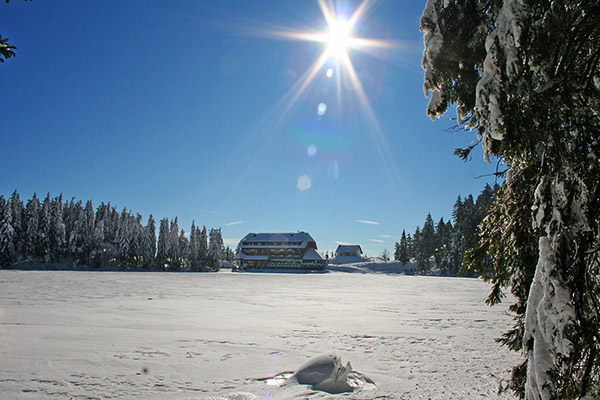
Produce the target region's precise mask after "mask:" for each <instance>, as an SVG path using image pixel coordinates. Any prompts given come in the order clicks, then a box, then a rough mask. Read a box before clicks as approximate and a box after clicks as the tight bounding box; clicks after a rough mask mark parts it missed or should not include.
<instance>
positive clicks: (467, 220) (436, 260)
mask: <svg viewBox="0 0 600 400" xmlns="http://www.w3.org/2000/svg"><path fill="white" fill-rule="evenodd" d="M499 190H500V186H499V185H498V184H495V185H494V186H493V187H492V186H490V185H489V184H486V185H485V187H484V189H483V190H482V191H481V193H480V194H479V195H478V196H477V199H475V200H474V199H473V195H471V194H469V195H468V196H466V197H465V198H464V199H463V198H461V196H458V198H457V200H456V202H455V203H454V208H453V211H452V221H453V222H454V223H452V222H451V221H447V222H446V221H444V218H443V217H442V218H440V220H439V221H438V222H437V224H436V223H434V221H433V218H432V217H431V213H428V214H427V216H426V217H425V222H424V223H423V227H422V228H421V227H420V226H417V228H416V229H415V232H414V233H413V234H412V235H411V234H410V233H409V234H407V233H406V230H403V231H402V235H401V237H400V241H399V242H396V243H395V245H394V260H396V261H399V262H400V263H402V264H407V263H409V262H410V261H411V260H412V261H413V262H415V263H416V264H417V266H418V267H419V270H420V272H421V273H428V272H429V271H430V270H431V268H433V267H434V266H436V267H437V268H438V269H439V270H440V271H441V272H442V273H444V274H450V275H456V274H459V273H460V272H461V270H462V265H463V260H464V255H465V252H466V251H467V250H469V249H471V248H472V247H473V246H475V244H476V233H477V226H478V225H479V224H480V223H481V222H482V221H483V219H484V218H485V217H486V215H487V209H488V207H489V206H490V205H492V204H493V202H494V201H495V199H496V197H497V195H498V191H499Z"/></svg>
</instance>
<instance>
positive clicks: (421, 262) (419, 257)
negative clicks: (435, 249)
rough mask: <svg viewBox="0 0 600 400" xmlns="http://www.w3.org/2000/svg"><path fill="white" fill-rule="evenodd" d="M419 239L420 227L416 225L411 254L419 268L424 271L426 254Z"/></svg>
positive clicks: (420, 235) (425, 268)
mask: <svg viewBox="0 0 600 400" xmlns="http://www.w3.org/2000/svg"><path fill="white" fill-rule="evenodd" d="M421 239H422V234H421V228H420V227H419V226H417V228H416V229H415V233H414V234H413V254H414V258H415V261H416V263H417V266H418V267H419V270H420V271H421V272H424V271H426V270H427V255H426V253H425V249H424V248H423V243H422V240H421Z"/></svg>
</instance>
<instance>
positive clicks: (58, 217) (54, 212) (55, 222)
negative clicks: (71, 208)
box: [50, 194, 66, 262]
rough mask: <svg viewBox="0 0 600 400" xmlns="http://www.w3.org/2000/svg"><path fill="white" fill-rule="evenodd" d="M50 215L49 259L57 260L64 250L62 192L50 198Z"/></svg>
mask: <svg viewBox="0 0 600 400" xmlns="http://www.w3.org/2000/svg"><path fill="white" fill-rule="evenodd" d="M50 212H51V217H50V261H52V262H58V261H60V257H61V256H62V255H63V254H64V252H65V247H66V236H65V235H66V231H65V223H64V222H63V197H62V194H61V195H60V196H58V197H57V198H55V199H54V200H52V204H51V210H50Z"/></svg>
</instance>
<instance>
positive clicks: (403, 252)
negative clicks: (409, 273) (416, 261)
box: [396, 229, 410, 264]
mask: <svg viewBox="0 0 600 400" xmlns="http://www.w3.org/2000/svg"><path fill="white" fill-rule="evenodd" d="M408 247H409V243H408V239H407V237H406V231H405V230H404V229H403V230H402V236H400V243H399V244H398V257H397V258H396V260H398V261H399V262H400V263H401V264H408V263H409V261H410V256H409V250H408Z"/></svg>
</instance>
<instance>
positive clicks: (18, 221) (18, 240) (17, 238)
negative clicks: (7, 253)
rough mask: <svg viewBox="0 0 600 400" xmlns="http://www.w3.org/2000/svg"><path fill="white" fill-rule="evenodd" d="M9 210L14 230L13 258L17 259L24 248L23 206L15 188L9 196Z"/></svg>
mask: <svg viewBox="0 0 600 400" xmlns="http://www.w3.org/2000/svg"><path fill="white" fill-rule="evenodd" d="M10 211H11V218H12V227H13V230H14V247H15V258H16V259H17V260H18V259H19V258H20V257H22V255H23V254H24V249H25V228H24V225H23V224H24V223H23V219H24V217H25V207H24V206H23V202H22V201H21V199H20V198H19V193H17V190H15V191H14V192H13V194H12V196H11V197H10Z"/></svg>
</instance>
